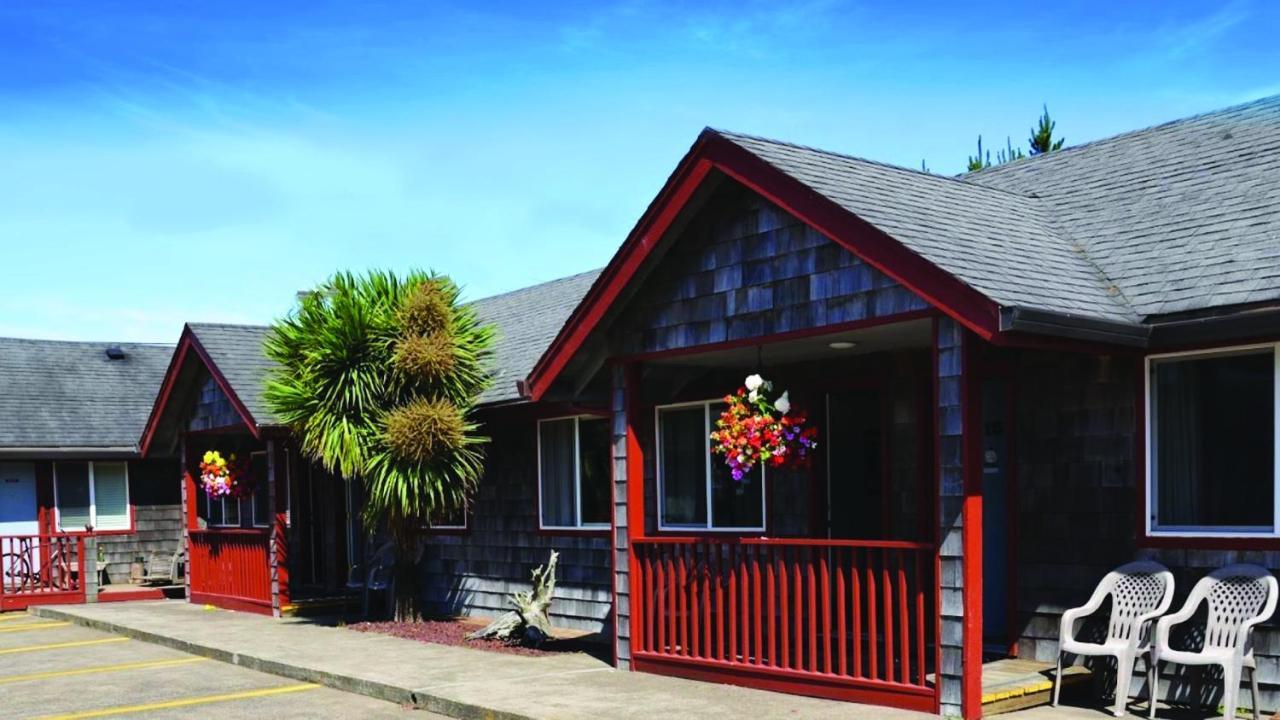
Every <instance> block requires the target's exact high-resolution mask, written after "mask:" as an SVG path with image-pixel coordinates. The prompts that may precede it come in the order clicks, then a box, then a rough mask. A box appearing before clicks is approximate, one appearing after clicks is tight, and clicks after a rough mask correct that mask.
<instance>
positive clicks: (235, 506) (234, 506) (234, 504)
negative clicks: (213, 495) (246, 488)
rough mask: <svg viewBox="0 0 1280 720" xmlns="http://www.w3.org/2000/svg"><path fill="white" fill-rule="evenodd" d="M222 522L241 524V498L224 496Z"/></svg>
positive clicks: (237, 525)
mask: <svg viewBox="0 0 1280 720" xmlns="http://www.w3.org/2000/svg"><path fill="white" fill-rule="evenodd" d="M222 524H223V525H232V526H235V527H239V526H240V499H239V498H222Z"/></svg>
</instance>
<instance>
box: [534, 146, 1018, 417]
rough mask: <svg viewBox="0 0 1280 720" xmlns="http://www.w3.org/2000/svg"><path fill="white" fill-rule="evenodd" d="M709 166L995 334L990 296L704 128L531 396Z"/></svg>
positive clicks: (580, 339)
mask: <svg viewBox="0 0 1280 720" xmlns="http://www.w3.org/2000/svg"><path fill="white" fill-rule="evenodd" d="M713 168H714V169H716V170H719V171H721V172H723V173H724V174H725V175H727V176H729V177H731V178H733V179H734V180H735V181H737V182H739V183H741V184H742V185H745V186H746V187H748V188H751V189H752V190H753V191H755V192H756V193H759V194H760V195H761V196H763V197H765V198H767V199H768V200H769V201H770V202H772V203H774V204H775V205H777V206H779V207H781V208H782V209H783V210H786V211H787V212H788V213H790V214H792V215H794V216H795V217H796V218H797V219H799V220H800V221H802V222H804V223H806V224H808V225H810V226H811V227H813V228H815V229H816V230H818V231H819V232H821V233H822V234H823V235H825V236H827V237H828V238H830V239H831V240H832V241H834V242H836V243H837V244H839V245H841V246H843V247H844V248H846V249H848V250H849V251H850V252H853V253H855V254H856V255H857V256H858V257H859V258H861V259H862V260H863V261H864V262H866V263H867V264H868V265H870V266H872V267H874V268H875V269H876V270H879V271H880V272H882V273H884V274H885V275H888V276H889V277H891V278H893V279H894V280H895V281H897V282H898V283H900V284H902V285H903V286H904V287H906V288H907V289H909V290H911V291H912V292H914V293H916V294H917V295H919V296H920V297H922V298H924V299H925V300H926V301H927V302H929V303H930V304H931V305H933V306H934V307H936V308H938V309H939V310H941V311H942V312H944V313H946V314H947V315H950V316H951V317H952V318H954V319H955V320H956V321H957V322H959V323H960V324H962V325H964V326H965V327H967V328H968V329H970V330H972V331H973V332H974V333H976V334H977V335H978V336H980V337H982V338H983V339H985V340H990V339H992V338H993V337H994V336H995V335H996V334H997V332H999V327H1000V324H999V306H998V305H997V304H996V303H995V302H993V301H992V300H991V299H990V298H987V297H986V296H985V295H983V294H982V293H980V292H978V291H977V290H974V289H973V288H971V287H969V286H968V285H965V284H964V283H963V282H961V281H960V280H959V279H957V278H956V277H955V276H953V275H951V274H950V273H948V272H946V271H945V270H943V269H941V268H939V267H938V266H937V265H934V264H933V263H931V262H929V261H928V260H925V259H924V258H923V257H921V256H920V255H918V254H916V253H915V252H914V251H912V250H910V249H908V248H907V247H906V246H904V245H903V244H902V243H900V242H898V241H897V240H895V239H893V238H892V237H890V236H889V235H887V234H885V233H884V232H883V231H881V230H880V229H879V228H876V227H874V226H873V225H871V224H870V223H868V222H866V221H865V220H863V219H861V218H859V217H857V216H856V215H854V214H853V213H851V212H849V211H848V210H846V209H844V208H842V207H840V206H839V205H837V204H836V203H835V202H833V201H832V200H830V199H829V198H826V197H824V196H822V195H821V194H819V193H817V192H815V191H813V190H812V189H810V188H809V187H807V186H806V185H804V183H802V182H800V181H799V180H796V179H795V178H793V177H791V176H790V175H788V174H786V173H784V172H782V171H781V170H779V169H778V168H776V167H774V166H772V165H770V164H768V163H767V162H765V161H764V160H762V159H760V158H759V157H757V156H756V155H754V154H753V153H751V152H750V151H748V150H746V149H745V148H742V147H741V146H739V145H737V144H736V143H733V142H732V141H730V140H727V139H726V138H724V137H723V136H721V135H719V134H718V133H716V132H715V131H712V130H706V131H703V133H702V135H700V136H699V137H698V140H697V142H695V143H694V145H693V147H692V148H691V149H690V150H689V153H688V154H687V155H685V157H684V159H682V160H681V161H680V164H679V165H678V166H677V167H676V170H675V172H674V173H672V175H671V178H670V179H668V180H667V184H666V185H664V186H663V188H662V191H661V192H660V193H659V194H658V197H657V198H656V199H654V201H653V203H652V204H651V205H650V206H649V208H648V210H646V211H645V214H644V215H643V216H641V218H640V222H639V223H637V224H636V226H635V228H634V229H633V230H632V231H631V234H630V235H628V236H627V239H626V241H625V242H623V244H622V247H621V248H619V249H618V252H617V253H616V254H615V255H614V256H613V259H612V260H610V261H609V265H608V266H607V267H606V268H605V269H604V271H603V272H602V273H600V277H599V278H597V279H596V281H595V283H594V284H593V285H592V286H591V289H590V290H589V291H587V295H586V297H585V298H583V300H582V302H581V303H580V304H579V305H578V307H577V308H575V309H574V311H573V314H572V315H570V316H569V320H568V321H567V322H566V323H565V325H564V327H563V328H561V330H560V333H559V335H557V336H556V339H555V340H554V341H552V343H551V345H550V346H549V347H548V348H547V351H546V352H545V353H543V355H542V357H541V358H539V360H538V363H537V364H536V365H535V366H534V368H533V371H532V372H531V373H530V374H529V379H528V383H527V390H528V392H529V395H530V397H531V398H532V399H534V400H538V399H541V398H542V396H543V395H544V394H545V393H546V392H547V390H548V389H549V388H550V386H551V383H552V382H553V381H554V380H555V378H556V377H557V376H558V375H559V374H560V372H561V371H562V370H564V367H565V365H566V364H567V363H568V362H569V359H570V358H571V357H572V356H573V354H574V353H575V352H577V350H578V349H579V348H580V347H582V344H583V343H584V342H586V340H587V337H588V336H589V335H590V334H591V332H592V330H594V329H595V327H596V326H597V325H598V324H599V323H600V320H601V319H602V318H603V317H604V315H605V313H606V312H607V311H608V309H609V307H610V306H611V305H612V304H613V302H614V301H615V300H616V299H617V298H618V296H619V294H620V293H621V292H622V290H623V288H624V287H626V285H627V283H628V282H629V281H630V280H631V278H632V277H634V276H635V274H636V271H637V270H638V269H639V268H640V266H641V264H642V263H643V262H644V260H645V258H647V257H648V255H649V253H650V252H652V251H653V249H654V247H656V246H657V244H658V242H659V241H660V240H661V239H662V236H663V234H664V233H665V232H666V230H667V228H669V227H670V226H671V223H672V222H673V221H674V220H675V219H676V217H677V216H678V215H679V213H680V211H681V210H683V209H684V207H685V205H686V204H687V203H688V201H689V198H690V197H691V196H692V195H693V193H694V191H695V190H697V188H698V186H699V185H700V184H701V183H702V181H703V180H704V179H705V178H706V176H707V174H708V173H709V172H710V171H711V170H712V169H713Z"/></svg>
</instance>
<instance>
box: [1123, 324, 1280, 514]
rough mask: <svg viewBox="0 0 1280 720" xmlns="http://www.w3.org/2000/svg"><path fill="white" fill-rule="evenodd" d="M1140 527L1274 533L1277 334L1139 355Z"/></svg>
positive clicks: (1278, 439) (1278, 465) (1279, 471)
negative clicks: (1269, 340) (1143, 442)
mask: <svg viewBox="0 0 1280 720" xmlns="http://www.w3.org/2000/svg"><path fill="white" fill-rule="evenodd" d="M1146 382H1147V418H1148V421H1147V474H1148V475H1147V518H1148V526H1147V530H1148V533H1149V534H1151V535H1172V536H1202V537H1203V536H1219V537H1232V536H1264V537H1278V536H1280V493H1278V492H1277V483H1278V482H1280V459H1278V458H1277V453H1276V446H1277V444H1280V429H1278V428H1277V422H1276V419H1277V413H1278V412H1280V344H1269V345H1255V346H1248V347H1240V348H1231V349H1225V350H1215V351H1208V352H1191V353H1174V354H1168V355H1156V356H1152V357H1150V358H1149V359H1148V361H1147V378H1146Z"/></svg>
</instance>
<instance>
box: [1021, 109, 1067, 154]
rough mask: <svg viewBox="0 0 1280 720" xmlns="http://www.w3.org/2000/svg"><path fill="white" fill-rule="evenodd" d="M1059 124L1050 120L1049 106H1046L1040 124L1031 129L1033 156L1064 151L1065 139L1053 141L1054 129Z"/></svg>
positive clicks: (1030, 140)
mask: <svg viewBox="0 0 1280 720" xmlns="http://www.w3.org/2000/svg"><path fill="white" fill-rule="evenodd" d="M1057 125H1058V123H1056V122H1054V121H1053V120H1051V119H1049V106H1048V105H1045V106H1044V114H1043V115H1041V116H1040V124H1039V126H1037V127H1034V128H1032V129H1031V138H1030V139H1029V140H1028V142H1030V143H1031V154H1032V155H1040V154H1041V153H1047V152H1053V151H1054V150H1061V149H1062V142H1063V138H1058V139H1057V140H1054V139H1053V129H1054V128H1055V127H1057Z"/></svg>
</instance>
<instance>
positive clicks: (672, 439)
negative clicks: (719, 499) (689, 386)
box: [658, 405, 710, 526]
mask: <svg viewBox="0 0 1280 720" xmlns="http://www.w3.org/2000/svg"><path fill="white" fill-rule="evenodd" d="M709 432H710V431H709V430H708V429H707V418H706V409H705V408H704V407H703V406H701V405H699V406H697V407H691V408H680V409H674V410H660V411H659V414H658V433H659V442H660V443H661V448H660V454H661V458H660V462H661V463H662V467H661V468H660V472H661V473H662V523H663V524H664V525H697V526H705V525H706V523H707V454H708V452H709V450H708V449H707V435H708V434H709Z"/></svg>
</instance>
